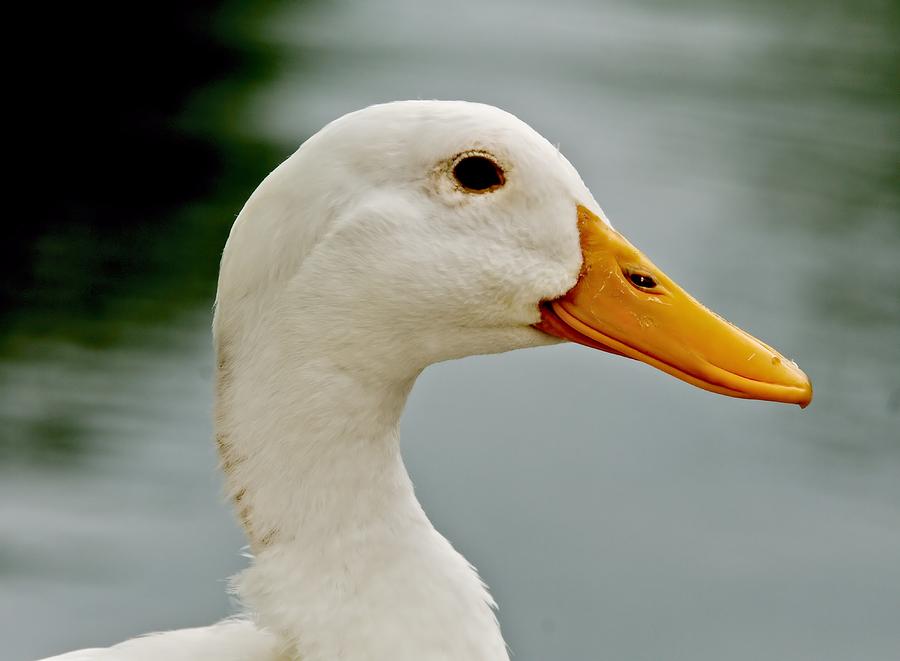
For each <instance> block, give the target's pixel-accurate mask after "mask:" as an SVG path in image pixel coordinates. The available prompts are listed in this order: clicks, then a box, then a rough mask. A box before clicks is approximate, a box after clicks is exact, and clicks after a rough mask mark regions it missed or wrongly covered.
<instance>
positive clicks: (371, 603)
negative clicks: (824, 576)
mask: <svg viewBox="0 0 900 661" xmlns="http://www.w3.org/2000/svg"><path fill="white" fill-rule="evenodd" d="M214 326H215V327H214V337H215V345H216V350H217V355H218V365H217V379H216V413H215V428H216V440H217V443H218V447H219V451H220V453H221V458H222V467H223V469H224V471H225V473H226V475H227V484H228V492H229V495H230V497H231V499H232V500H233V501H234V503H235V506H236V508H237V510H238V512H239V515H240V519H241V522H242V524H243V526H244V528H245V530H246V532H247V535H248V537H249V539H250V545H251V548H252V550H253V553H254V556H255V557H254V559H253V563H252V566H251V567H250V568H249V569H247V570H246V571H245V572H243V574H241V575H240V576H239V578H238V579H237V580H236V586H237V590H238V592H239V594H240V596H241V598H242V599H243V601H244V603H245V604H246V605H247V607H248V612H249V613H251V615H249V616H248V617H247V619H243V620H226V621H225V622H222V623H219V624H216V625H213V626H211V627H206V628H200V629H185V630H180V631H172V632H166V633H159V634H154V635H152V636H148V637H143V638H137V639H134V640H130V641H127V642H125V643H122V644H120V645H116V646H114V647H111V648H108V649H103V650H84V651H82V652H73V653H71V654H67V655H64V656H61V657H57V658H58V659H66V660H67V661H72V660H73V659H122V660H129V661H133V660H137V659H165V660H177V659H185V660H186V659H192V660H194V659H210V660H212V659H215V660H217V661H227V660H229V659H231V660H238V659H240V660H245V659H302V660H303V661H325V660H327V661H334V660H335V659H345V660H347V661H355V660H362V659H366V660H390V661H406V660H410V661H422V660H431V659H434V660H447V661H450V660H453V661H480V660H483V661H498V660H507V659H508V653H507V649H506V645H505V643H504V641H503V638H502V637H501V634H500V629H499V626H498V624H497V619H496V618H495V616H494V602H493V600H492V599H491V596H490V595H489V594H488V591H487V589H486V588H485V586H484V584H483V583H482V582H481V580H480V579H479V577H478V575H477V574H476V572H475V570H474V569H473V568H472V566H471V565H470V564H469V563H468V562H467V561H466V560H465V559H464V558H463V557H462V556H461V555H460V554H459V553H457V552H456V551H455V550H454V549H453V547H452V546H451V545H450V543H449V542H448V541H447V540H446V539H444V537H442V536H441V535H440V534H439V533H438V532H437V531H436V530H435V529H434V527H432V525H431V523H430V522H429V520H428V518H427V516H426V515H425V513H424V512H423V511H422V508H421V506H420V505H419V503H418V501H417V500H416V497H415V494H414V493H413V486H412V484H411V482H410V479H409V476H408V475H407V472H406V469H405V467H404V465H403V460H402V459H401V456H400V448H399V437H398V422H399V420H400V414H401V412H402V410H403V407H404V404H405V402H406V399H407V396H408V394H409V392H410V389H411V388H412V386H413V383H414V382H415V380H416V377H417V376H418V375H419V374H420V373H421V372H422V370H423V369H424V368H425V367H427V366H428V365H430V364H432V363H436V362H439V361H443V360H450V359H452V358H460V357H463V356H467V355H471V354H483V353H493V352H500V351H509V350H511V349H519V348H523V347H534V346H540V345H546V344H552V343H555V342H558V341H559V338H564V339H568V340H573V341H575V342H579V343H582V344H585V345H588V346H592V347H595V348H599V349H604V350H606V351H611V352H613V353H619V354H623V355H625V356H628V357H631V358H636V359H638V360H641V361H643V362H646V363H649V364H651V365H654V366H655V367H658V368H660V369H662V370H664V371H666V372H669V373H670V374H673V375H675V376H677V377H679V378H681V379H683V380H685V381H688V382H690V383H692V384H694V385H697V386H700V387H701V388H705V389H707V390H711V391H714V392H719V393H723V394H727V395H732V396H736V397H748V398H756V399H767V400H773V401H782V402H791V403H796V404H800V405H801V406H805V405H806V404H807V403H808V402H809V401H810V399H811V396H812V391H811V387H810V383H809V381H808V379H807V378H806V376H805V375H804V374H803V372H801V371H800V370H799V369H798V368H797V366H796V365H795V364H794V363H792V362H790V361H788V360H786V359H784V358H782V357H781V356H780V355H779V354H778V353H777V352H775V351H774V350H773V349H771V348H770V347H768V346H766V345H764V344H762V343H761V342H759V341H757V340H755V339H753V338H752V337H751V336H749V335H747V334H746V333H744V332H743V331H740V330H739V329H737V328H735V327H734V326H731V325H730V324H728V323H727V322H726V321H724V320H722V319H721V318H719V317H718V316H716V315H715V314H713V313H711V312H709V311H708V310H707V309H706V308H704V307H703V306H702V305H700V304H699V303H698V302H697V301H695V300H694V299H692V298H691V297H690V296H689V295H687V294H686V293H685V292H683V291H682V290H681V289H680V288H679V287H678V286H677V285H676V284H675V283H674V282H672V281H671V280H670V279H669V278H668V277H666V276H665V275H664V274H663V273H661V272H660V271H659V269H657V268H656V267H655V266H654V265H653V264H652V263H651V262H650V261H649V260H647V259H646V258H645V257H644V256H643V255H641V253H640V252H638V251H637V250H636V249H635V248H633V247H632V246H631V245H630V244H629V243H628V242H627V241H626V240H625V239H624V238H623V237H622V236H621V235H619V234H618V233H616V232H615V231H614V230H613V229H612V228H611V226H610V225H609V222H608V221H607V220H606V219H605V218H604V216H603V212H602V211H601V210H600V207H599V206H598V205H597V203H596V202H595V201H594V198H593V197H592V195H591V193H590V192H589V191H588V189H587V188H586V187H585V185H584V184H583V183H582V181H581V178H580V177H579V176H578V173H577V172H576V171H575V169H574V168H573V167H572V165H570V164H569V162H568V161H567V160H566V159H565V158H564V157H563V156H562V155H561V154H560V153H559V151H558V150H557V149H556V148H554V147H553V146H552V145H551V144H550V143H549V142H547V140H545V139H544V138H543V137H541V136H540V135H538V134H537V133H536V132H535V131H534V130H532V129H531V128H530V127H528V126H527V125H526V124H524V123H523V122H521V121H520V120H518V119H516V118H515V117H513V116H512V115H510V114H508V113H506V112H503V111H501V110H498V109H497V108H493V107H490V106H486V105H480V104H474V103H464V102H443V101H406V102H397V103H389V104H385V105H378V106H372V107H370V108H366V109H364V110H360V111H358V112H355V113H351V114H349V115H346V116H344V117H342V118H340V119H338V120H336V121H334V122H332V123H331V124H329V125H328V126H326V127H325V128H324V129H322V130H321V131H320V132H319V133H317V134H316V135H315V136H313V137H312V138H310V139H309V140H308V141H307V142H306V143H305V144H304V145H303V146H302V147H301V148H300V149H299V150H298V151H297V152H296V153H295V154H294V155H292V156H291V157H290V158H288V159H287V160H286V161H285V162H284V163H283V164H282V165H281V166H279V167H278V168H277V169H276V170H275V171H274V172H272V174H271V175H269V176H268V177H267V178H266V179H265V181H263V183H262V184H261V185H260V186H259V188H258V189H257V190H256V192H255V193H254V194H253V195H252V196H251V197H250V199H249V201H248V202H247V204H246V206H245V207H244V209H243V210H242V212H241V214H240V216H239V217H238V219H237V221H236V222H235V224H234V227H233V228H232V231H231V236H230V237H229V239H228V244H227V245H226V247H225V252H224V255H223V258H222V266H221V274H220V277H219V288H218V296H217V305H216V315H215V322H214Z"/></svg>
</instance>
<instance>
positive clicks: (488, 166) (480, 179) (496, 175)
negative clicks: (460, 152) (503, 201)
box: [453, 156, 505, 193]
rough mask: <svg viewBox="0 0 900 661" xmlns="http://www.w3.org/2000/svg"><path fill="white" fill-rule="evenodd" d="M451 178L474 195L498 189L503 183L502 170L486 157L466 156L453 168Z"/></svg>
mask: <svg viewBox="0 0 900 661" xmlns="http://www.w3.org/2000/svg"><path fill="white" fill-rule="evenodd" d="M453 176H454V177H456V181H458V182H459V184H460V185H461V186H462V187H463V188H465V189H467V190H470V191H473V192H475V193H484V192H487V191H490V190H494V189H495V188H500V186H502V185H503V183H504V182H505V179H504V178H503V170H501V169H500V166H499V165H497V164H496V163H495V162H494V161H492V160H491V159H489V158H488V157H486V156H466V157H465V158H463V159H461V160H460V161H459V163H457V164H456V165H455V166H454V167H453Z"/></svg>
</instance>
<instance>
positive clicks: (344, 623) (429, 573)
mask: <svg viewBox="0 0 900 661" xmlns="http://www.w3.org/2000/svg"><path fill="white" fill-rule="evenodd" d="M269 346H271V344H270V345H269ZM227 354H228V352H227V351H226V350H224V349H223V347H222V346H221V345H220V347H219V356H218V360H219V365H218V378H217V403H216V431H217V435H216V438H217V442H218V446H219V451H220V454H221V458H222V465H223V468H224V470H225V472H226V475H227V483H228V489H229V494H230V496H231V498H232V500H233V501H234V503H235V505H236V508H237V510H238V512H239V515H240V518H241V521H242V524H243V525H244V527H245V529H246V530H247V534H248V536H249V537H250V541H251V549H252V551H253V554H254V559H253V564H252V566H251V567H250V568H249V569H247V570H246V571H245V572H243V574H242V575H241V576H240V577H239V578H238V579H237V581H236V585H237V590H238V592H239V594H240V596H241V598H242V599H243V600H244V601H245V602H246V603H247V605H248V606H249V607H250V608H251V609H252V610H253V611H254V612H255V613H256V614H257V616H258V618H259V622H260V624H261V625H263V626H265V627H267V628H269V629H271V630H274V631H276V632H278V633H279V634H280V635H282V636H283V637H284V638H285V640H286V643H287V645H288V648H289V650H290V653H291V654H293V655H295V656H296V657H298V658H302V659H303V661H319V660H324V659H329V660H331V659H347V660H354V659H395V660H398V661H403V660H406V659H447V660H450V659H470V660H473V661H477V660H484V661H488V660H490V661H497V660H504V661H505V660H507V659H508V655H507V651H506V646H505V644H504V642H503V639H502V637H501V635H500V631H499V627H498V624H497V620H496V617H495V616H494V612H493V605H494V604H493V601H492V599H491V597H490V595H489V594H488V592H487V590H486V588H485V586H484V585H483V583H482V582H481V580H480V579H479V577H478V575H477V574H476V573H475V571H474V569H473V568H472V567H471V565H469V564H468V562H467V561H466V560H465V559H464V558H463V557H462V556H461V555H460V554H459V553H457V552H456V551H455V550H454V549H453V547H452V546H451V545H450V544H449V542H447V540H446V539H445V538H444V537H442V536H441V535H440V534H439V533H438V532H437V531H436V530H435V529H434V527H433V526H432V525H431V522H430V521H429V520H428V518H427V516H426V515H425V513H424V511H423V510H422V507H421V506H420V504H419V502H418V501H417V500H416V497H415V494H414V492H413V486H412V483H411V481H410V479H409V475H408V473H407V471H406V468H405V466H404V464H403V460H402V458H401V455H400V447H399V434H398V426H399V419H400V415H401V413H402V410H403V407H404V404H405V402H406V398H407V395H408V393H409V391H410V389H411V387H412V384H413V381H414V379H415V377H414V376H413V377H410V378H400V379H396V380H393V381H392V380H390V379H389V380H387V381H384V380H378V379H366V378H361V377H360V376H359V375H358V374H356V373H354V372H353V371H350V370H346V369H342V368H341V367H339V366H337V365H334V364H331V363H329V362H328V361H327V360H323V359H304V358H303V357H301V356H297V355H293V356H292V357H291V358H290V359H285V356H286V355H287V354H284V355H279V352H278V350H277V346H276V347H274V348H273V351H272V354H271V355H269V356H259V355H257V354H254V355H253V357H252V358H253V359H252V360H249V359H242V358H241V357H232V356H228V355H227Z"/></svg>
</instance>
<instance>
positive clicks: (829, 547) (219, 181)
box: [0, 0, 900, 661]
mask: <svg viewBox="0 0 900 661" xmlns="http://www.w3.org/2000/svg"><path fill="white" fill-rule="evenodd" d="M249 4H250V3H244V6H242V5H241V4H239V3H225V4H223V3H221V2H216V1H214V0H204V1H202V2H195V3H176V2H165V1H164V2H159V3H154V4H153V5H150V4H147V5H146V6H145V7H141V6H140V5H122V6H119V5H115V6H113V5H110V6H109V7H107V6H102V5H101V6H93V7H91V8H85V7H82V6H80V5H78V6H73V7H71V8H69V9H59V10H58V11H56V12H55V13H53V15H52V17H50V18H52V20H49V21H44V19H46V18H47V17H43V18H42V22H48V23H50V25H49V27H47V28H46V29H44V30H43V31H42V32H41V35H42V39H43V41H42V44H43V48H45V49H47V50H48V51H49V53H50V54H51V55H53V57H51V58H50V60H49V62H50V64H47V65H44V66H45V68H44V69H43V70H42V72H41V73H40V75H38V74H36V75H35V76H33V77H32V78H31V79H30V80H29V81H28V93H30V94H31V95H32V97H33V99H34V100H35V104H34V108H33V109H30V110H28V111H27V112H28V114H29V115H30V117H29V123H27V124H26V126H28V127H32V129H34V130H33V135H29V136H28V138H29V140H31V149H29V150H28V151H27V153H26V155H25V156H24V157H23V158H22V160H21V161H20V162H19V163H18V164H17V165H18V168H17V170H18V173H19V176H21V181H20V182H19V183H18V184H17V185H18V186H19V188H14V189H13V194H14V195H17V196H18V197H19V199H20V200H23V201H25V202H26V205H25V206H26V208H27V209H28V211H27V213H26V214H25V215H23V216H20V217H18V218H10V217H9V216H8V217H7V221H6V222H7V224H8V228H9V229H8V238H7V242H6V245H5V246H4V249H3V254H4V260H3V264H2V269H3V283H2V286H0V302H2V310H0V314H2V317H0V318H2V330H0V393H2V394H0V397H2V399H0V462H2V463H0V535H2V537H0V612H2V617H0V640H2V641H3V643H2V646H0V658H3V659H11V660H12V659H29V658H34V657H36V656H40V655H44V654H49V653H51V652H59V651H63V650H66V649H71V648H75V647H80V646H93V645H101V644H102V645H106V644H110V643H113V642H116V641H119V640H121V639H123V638H126V637H129V636H133V635H136V634H140V633H143V632H146V631H150V630H155V629H168V628H176V627H183V626H193V625H202V624H206V623H210V622H212V621H214V620H216V619H218V618H221V617H223V616H225V615H227V614H228V613H230V612H232V611H233V608H234V605H233V604H231V603H230V601H229V598H228V596H227V594H226V583H225V581H226V578H227V577H228V576H229V575H231V574H233V573H234V572H236V571H238V570H239V569H240V568H241V567H242V566H244V564H245V562H246V561H245V559H244V558H242V557H241V554H240V549H241V547H242V545H243V543H244V542H243V539H242V536H241V534H240V533H239V531H238V529H237V527H236V525H235V523H234V521H233V519H232V516H231V513H230V511H229V508H228V507H227V506H226V505H225V504H224V503H223V502H222V499H221V497H220V481H219V477H218V475H217V472H216V469H215V463H216V458H215V454H214V451H213V444H212V443H211V440H210V414H209V411H210V405H211V376H212V361H211V351H210V339H209V325H210V319H211V301H212V295H213V292H214V285H215V275H216V268H217V259H218V255H219V252H220V250H221V247H222V245H223V243H224V239H225V237H226V236H227V232H228V228H229V226H230V224H231V222H232V220H233V218H234V217H235V215H236V213H237V212H238V210H239V209H240V205H241V203H242V202H243V200H244V199H246V197H247V196H248V195H249V193H250V192H251V191H252V189H253V188H254V187H255V185H256V184H257V183H258V181H259V180H260V179H261V178H262V176H264V174H265V173H267V172H268V171H269V170H270V169H271V168H273V167H274V166H275V165H276V164H277V163H278V162H279V161H280V160H281V159H283V158H284V157H286V156H287V155H288V154H289V153H290V152H291V151H293V149H295V148H296V146H297V145H298V144H299V143H300V142H302V140H303V139H305V138H306V137H308V136H309V135H310V134H312V133H313V132H315V131H316V130H317V129H318V128H320V127H321V126H322V125H323V124H325V123H326V122H328V121H330V120H331V119H333V118H334V117H336V116H338V115H341V114H343V113H345V112H348V111H351V110H355V109H357V108H360V107H362V106H365V105H368V104H371V103H375V102H380V101H388V100H393V99H399V98H452V99H456V98H462V99H470V100H480V101H484V102H487V103H491V104H495V105H498V106H501V107H504V108H506V109H508V110H510V111H511V112H513V113H515V114H517V115H518V116H520V117H521V118H522V119H524V120H525V121H527V122H529V123H530V124H532V125H533V126H534V127H535V128H536V129H537V130H539V131H540V132H542V133H543V134H544V135H545V136H547V137H548V139H550V140H551V141H552V142H554V143H559V145H560V147H561V149H562V151H563V152H564V153H565V154H566V155H567V156H568V157H569V159H570V160H571V161H572V162H573V163H574V164H575V166H576V167H577V168H578V169H579V170H580V172H581V174H582V175H583V177H584V179H585V181H586V182H587V183H588V185H589V186H590V187H591V189H592V190H593V192H594V194H595V197H596V198H597V199H598V201H599V202H600V204H601V205H602V206H603V207H604V209H605V210H606V212H607V215H609V216H610V218H611V219H612V220H613V222H614V223H615V224H616V225H617V227H618V228H619V229H620V230H621V231H623V233H625V234H626V236H628V237H629V238H630V239H631V240H632V241H633V242H634V243H635V244H636V245H638V246H639V247H641V248H642V249H643V250H644V251H645V252H646V253H647V254H648V255H650V256H651V258H653V259H654V261H656V262H657V263H658V264H660V266H662V267H663V268H664V269H665V270H666V271H667V272H669V273H670V274H671V275H673V276H674V277H675V278H676V279H677V280H678V281H679V282H680V283H681V284H682V285H684V286H685V287H686V288H687V289H688V290H689V291H691V292H693V293H694V294H696V295H697V296H698V297H699V298H700V299H701V300H703V301H704V302H706V303H707V304H709V305H710V306H711V307H713V308H714V309H715V310H717V311H718V312H720V313H722V314H723V315H724V316H726V317H728V318H729V319H731V320H732V321H734V322H735V323H737V324H739V325H741V326H743V327H745V328H747V329H748V330H750V331H751V332H753V333H754V334H756V335H758V336H760V337H761V338H763V339H765V340H766V341H768V342H770V343H771V344H773V345H774V346H776V347H778V348H779V349H781V350H782V351H784V352H785V353H786V354H788V355H790V356H791V357H793V358H794V359H796V360H797V361H798V362H799V364H800V365H801V366H802V367H803V368H804V369H805V370H806V371H807V372H808V373H809V374H810V376H811V377H812V379H813V383H814V386H815V389H816V397H815V401H814V402H813V404H812V406H811V407H810V408H809V409H807V410H806V411H802V412H801V411H800V410H799V409H796V408H794V407H786V406H776V405H771V404H764V403H757V402H745V401H736V400H730V399H727V398H724V397H718V396H714V395H710V394H708V393H704V392H701V391H699V390H696V389H693V388H691V387H689V386H687V385H685V384H683V383H681V382H677V381H676V380H674V379H671V378H669V377H666V376H664V375H662V374H660V373H658V372H655V371H654V370H652V369H650V368H647V367H645V366H642V365H638V364H636V363H633V362H630V361H624V360H621V359H617V358H614V357H612V356H607V355H605V354H604V355H600V354H598V353H593V352H590V351H589V350H587V349H584V348H581V347H576V346H571V345H569V346H557V347H552V348H548V349H542V350H536V351H525V352H516V353H513V354H507V355H501V356H491V357H480V358H471V359H467V360H464V361H459V362H455V363H450V364H444V365H439V366H436V367H433V368H431V369H429V370H427V372H426V373H425V374H424V376H423V377H422V378H421V380H420V382H419V384H418V386H417V389H416V390H415V391H414V394H413V396H412V398H411V401H410V406H409V409H408V412H407V414H406V416H405V418H404V422H403V433H404V446H405V456H406V458H407V462H408V465H409V468H410V470H411V473H412V475H413V479H414V481H415V483H416V485H417V490H418V494H419V496H420V498H421V499H422V501H423V503H424V505H425V508H426V510H427V511H428V512H429V513H430V515H431V516H432V519H433V520H434V521H435V524H436V525H437V527H438V528H439V529H440V530H441V531H442V532H444V534H445V535H446V536H447V537H448V538H449V539H450V540H451V541H453V542H454V544H455V545H456V546H457V548H459V549H460V550H461V551H462V552H463V553H464V554H465V555H466V556H467V557H468V558H469V559H470V560H471V561H472V562H473V563H474V564H475V565H476V566H478V568H479V569H480V571H481V572H482V575H483V577H484V578H485V580H486V581H487V582H488V583H489V585H490V586H491V587H492V589H493V592H494V594H495V596H496V597H497V600H498V602H499V604H500V621H501V623H502V626H503V630H504V633H505V636H506V638H507V640H508V642H509V644H510V646H511V648H512V651H513V653H514V657H513V658H515V659H518V660H519V661H531V660H542V659H605V658H608V659H628V660H631V659H639V660H648V661H659V660H662V659H666V660H670V659H684V660H689V661H704V660H709V661H721V660H723V659H728V660H747V661H750V660H758V659H772V660H781V659H784V660H791V661H797V660H801V659H809V660H816V661H827V660H834V661H846V660H847V659H854V660H867V661H875V660H879V661H880V660H884V661H888V660H894V659H897V658H900V433H898V428H900V367H898V365H900V214H898V211H900V189H898V180H897V173H898V156H900V130H898V129H900V126H898V124H900V122H898V110H900V96H898V75H897V72H898V69H897V64H898V55H900V52H898V51H900V46H898V43H900V40H898V34H900V32H898V27H900V9H898V5H897V4H896V3H894V2H891V1H889V0H839V1H830V2H811V1H809V0H788V1H787V2H776V1H774V0H763V1H762V2H755V3H743V2H738V1H737V0H721V1H717V2H714V1H713V0H686V1H683V2H668V1H664V0H637V1H635V0H629V1H626V0H618V1H616V0H602V1H598V2H590V1H588V0H556V1H555V2H536V1H530V0H529V1H526V2H522V1H516V2H514V1H513V0H505V1H501V2H490V3H486V2H480V1H476V0H460V2H456V3H452V4H446V3H432V2H417V1H416V0H386V1H384V2H380V3H365V2H351V1H349V0H341V1H338V2H330V3H326V2H321V1H307V2H287V1H282V2H262V3H254V4H253V6H252V11H251V10H250V8H249V7H248V5H249ZM188 5H189V6H188ZM25 132H26V133H27V131H25ZM26 191H27V192H26Z"/></svg>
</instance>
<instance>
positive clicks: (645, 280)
mask: <svg viewBox="0 0 900 661" xmlns="http://www.w3.org/2000/svg"><path fill="white" fill-rule="evenodd" d="M628 279H629V280H631V282H633V283H634V284H635V286H637V287H640V288H641V289H653V288H654V287H656V280H654V279H653V278H651V277H650V276H649V275H644V274H643V273H631V274H629V275H628Z"/></svg>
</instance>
